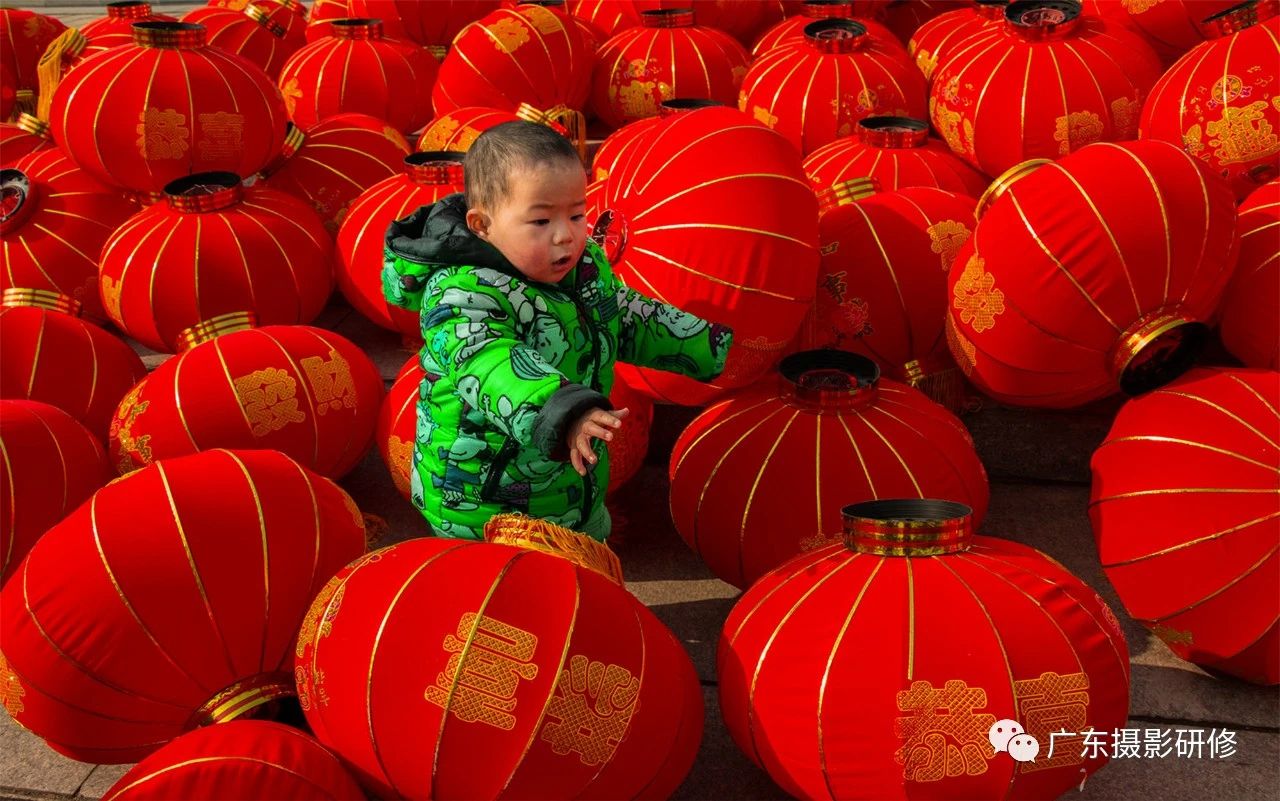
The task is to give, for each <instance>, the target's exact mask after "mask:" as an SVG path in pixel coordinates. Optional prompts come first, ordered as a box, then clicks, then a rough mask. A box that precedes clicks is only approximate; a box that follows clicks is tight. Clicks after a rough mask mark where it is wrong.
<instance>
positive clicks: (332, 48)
mask: <svg viewBox="0 0 1280 801" xmlns="http://www.w3.org/2000/svg"><path fill="white" fill-rule="evenodd" d="M331 25H332V32H331V33H330V35H329V36H327V37H325V38H322V39H317V40H316V41H314V42H311V43H310V44H308V45H306V46H305V47H303V48H302V49H300V50H298V51H297V52H296V53H294V54H293V56H292V57H290V58H289V60H288V61H287V62H285V65H284V67H283V68H282V69H281V70H280V79H279V82H280V91H281V92H282V93H283V94H284V102H285V106H286V107H287V108H288V110H289V118H290V119H292V120H293V121H294V123H295V124H296V125H298V127H300V128H302V129H303V130H304V131H305V130H308V129H310V128H311V127H313V126H314V125H315V124H316V123H318V122H320V121H322V120H324V119H325V118H326V117H329V116H332V115H334V114H343V113H347V112H358V113H361V114H369V115H371V116H374V117H377V118H378V119H381V120H386V121H387V123H388V124H390V125H391V127H393V128H395V129H396V130H398V131H401V132H403V133H409V132H411V131H416V130H418V129H419V128H421V127H422V126H423V125H425V124H426V123H427V122H428V121H429V120H430V119H431V86H432V84H434V83H435V81H436V74H437V72H438V71H439V69H440V67H439V64H438V63H437V62H436V58H435V56H433V55H431V53H430V52H429V51H428V50H426V49H425V48H423V47H419V46H418V45H415V44H413V43H411V42H401V41H398V40H396V39H388V38H385V37H384V36H383V33H382V23H381V22H380V21H378V20H370V19H341V20H335V21H334V22H332V23H331ZM337 64H341V65H342V68H341V70H335V69H326V67H328V66H332V65H337Z"/></svg>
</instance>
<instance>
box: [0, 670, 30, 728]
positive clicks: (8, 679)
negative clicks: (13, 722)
mask: <svg viewBox="0 0 1280 801" xmlns="http://www.w3.org/2000/svg"><path fill="white" fill-rule="evenodd" d="M26 694H27V691H26V690H24V689H23V688H22V683H21V682H19V681H18V676H17V674H15V673H14V672H13V671H12V670H10V669H9V661H8V660H7V659H5V658H4V654H0V704H3V705H4V708H5V709H6V710H7V711H8V712H9V714H10V715H11V716H13V717H14V718H17V717H18V715H21V714H22V712H23V710H25V709H26V706H24V705H23V703H22V696H24V695H26Z"/></svg>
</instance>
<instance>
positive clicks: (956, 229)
mask: <svg viewBox="0 0 1280 801" xmlns="http://www.w3.org/2000/svg"><path fill="white" fill-rule="evenodd" d="M926 230H927V231H928V232H929V249H930V250H932V251H933V252H934V253H937V254H938V256H939V260H940V261H941V263H942V271H943V272H944V273H945V272H947V271H949V270H950V269H951V265H952V263H954V262H955V260H956V253H957V252H958V251H959V250H960V248H961V247H963V246H964V243H965V242H968V241H969V234H970V233H972V232H971V231H970V230H969V227H968V226H967V225H965V224H964V223H962V222H960V221H959V220H942V221H941V222H936V223H934V224H933V225H931V226H929V227H928V229H926Z"/></svg>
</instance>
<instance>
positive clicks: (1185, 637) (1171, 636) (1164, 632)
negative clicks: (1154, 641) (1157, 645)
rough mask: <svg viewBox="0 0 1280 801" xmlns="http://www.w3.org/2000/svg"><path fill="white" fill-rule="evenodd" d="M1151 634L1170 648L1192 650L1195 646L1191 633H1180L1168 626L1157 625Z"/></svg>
mask: <svg viewBox="0 0 1280 801" xmlns="http://www.w3.org/2000/svg"><path fill="white" fill-rule="evenodd" d="M1151 633H1152V634H1154V635H1156V636H1157V637H1159V638H1160V639H1161V641H1162V642H1164V644H1165V645H1168V646H1170V647H1174V646H1181V647H1184V648H1190V647H1191V646H1192V644H1193V638H1192V636H1191V632H1189V631H1179V630H1178V629H1175V628H1173V627H1172V626H1166V625H1164V624H1163V623H1160V624H1157V625H1156V626H1154V627H1153V628H1152V629H1151Z"/></svg>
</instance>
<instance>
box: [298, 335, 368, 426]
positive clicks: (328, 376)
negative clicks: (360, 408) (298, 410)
mask: <svg viewBox="0 0 1280 801" xmlns="http://www.w3.org/2000/svg"><path fill="white" fill-rule="evenodd" d="M302 369H303V372H305V373H306V374H307V381H308V383H310V384H311V394H312V395H314V396H315V399H316V414H319V415H323V414H324V413H325V412H328V411H330V410H332V411H338V410H340V409H342V408H343V407H346V408H348V409H354V408H355V405H356V385H355V382H354V381H352V380H351V365H350V364H348V363H347V360H346V359H344V358H343V357H342V356H341V355H339V354H338V352H337V351H336V350H330V351H329V358H327V359H326V358H324V357H322V356H308V357H306V358H305V359H303V360H302Z"/></svg>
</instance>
